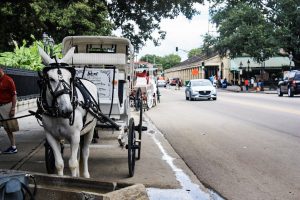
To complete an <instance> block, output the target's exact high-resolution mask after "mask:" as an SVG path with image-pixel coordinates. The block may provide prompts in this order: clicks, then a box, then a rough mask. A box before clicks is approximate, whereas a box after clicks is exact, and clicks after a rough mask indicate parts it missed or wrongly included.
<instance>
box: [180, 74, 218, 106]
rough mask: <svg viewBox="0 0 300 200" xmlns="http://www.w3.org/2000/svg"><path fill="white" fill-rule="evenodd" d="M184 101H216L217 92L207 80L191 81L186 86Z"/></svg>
mask: <svg viewBox="0 0 300 200" xmlns="http://www.w3.org/2000/svg"><path fill="white" fill-rule="evenodd" d="M185 99H186V100H190V101H192V100H194V99H213V100H217V90H216V88H215V87H214V86H213V85H212V83H211V81H210V80H208V79H192V80H190V82H189V83H188V84H187V85H186V88H185Z"/></svg>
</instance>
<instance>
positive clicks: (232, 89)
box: [219, 85, 277, 94]
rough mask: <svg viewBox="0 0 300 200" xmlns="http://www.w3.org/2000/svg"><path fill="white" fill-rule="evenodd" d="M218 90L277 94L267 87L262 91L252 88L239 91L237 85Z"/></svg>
mask: <svg viewBox="0 0 300 200" xmlns="http://www.w3.org/2000/svg"><path fill="white" fill-rule="evenodd" d="M219 89H221V90H224V91H230V92H241V93H258V94H277V90H270V88H269V87H265V88H264V90H263V91H257V90H255V89H254V88H249V90H248V91H246V90H241V87H240V86H237V85H233V86H227V88H219Z"/></svg>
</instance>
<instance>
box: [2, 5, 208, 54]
mask: <svg viewBox="0 0 300 200" xmlns="http://www.w3.org/2000/svg"><path fill="white" fill-rule="evenodd" d="M195 3H203V0H176V1H157V0H154V1H148V0H130V1H129V0H124V1H120V0H72V1H70V0H62V1H56V0H23V1H17V0H1V1H0V24H1V29H0V52H1V51H6V50H12V49H13V48H14V46H13V42H12V41H17V42H18V43H19V44H21V43H22V40H23V39H25V40H26V41H27V42H29V43H30V42H32V40H31V38H30V35H31V34H33V35H34V36H35V37H36V38H37V39H41V37H42V34H43V32H46V33H48V34H49V35H51V36H52V37H53V38H54V40H55V41H58V42H60V41H62V39H63V38H64V37H65V36H67V35H110V34H111V33H112V30H117V29H118V30H121V32H122V35H123V36H124V37H127V38H129V39H130V40H131V42H132V43H133V44H134V46H135V48H136V49H138V48H140V47H141V46H142V45H143V44H144V43H145V41H147V40H152V41H154V43H155V44H159V40H160V39H164V37H165V35H166V32H164V31H163V30H160V26H159V23H160V21H161V19H162V18H175V17H176V16H178V15H179V14H180V13H183V14H184V15H185V16H186V17H187V18H188V19H191V18H192V16H193V15H195V14H196V13H197V11H196V10H195V9H194V8H193V5H194V4H195ZM155 31H157V34H158V36H157V37H154V36H153V34H152V33H153V32H155Z"/></svg>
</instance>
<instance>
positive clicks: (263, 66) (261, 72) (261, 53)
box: [260, 50, 265, 79]
mask: <svg viewBox="0 0 300 200" xmlns="http://www.w3.org/2000/svg"><path fill="white" fill-rule="evenodd" d="M260 57H261V60H262V63H261V65H262V66H261V68H262V69H261V70H260V77H261V79H263V77H262V74H263V71H264V68H265V61H264V60H265V59H264V52H263V50H261V52H260Z"/></svg>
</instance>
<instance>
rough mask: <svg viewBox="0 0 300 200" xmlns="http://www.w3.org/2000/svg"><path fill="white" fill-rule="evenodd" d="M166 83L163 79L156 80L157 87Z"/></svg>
mask: <svg viewBox="0 0 300 200" xmlns="http://www.w3.org/2000/svg"><path fill="white" fill-rule="evenodd" d="M166 85H167V82H166V81H165V80H157V86H158V87H165V86H166Z"/></svg>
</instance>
